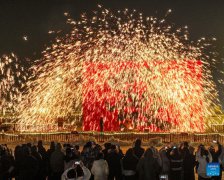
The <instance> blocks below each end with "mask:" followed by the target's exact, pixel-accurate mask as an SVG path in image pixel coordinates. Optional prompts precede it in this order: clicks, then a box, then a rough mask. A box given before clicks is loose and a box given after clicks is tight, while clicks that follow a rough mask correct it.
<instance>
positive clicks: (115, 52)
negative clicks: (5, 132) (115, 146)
mask: <svg viewBox="0 0 224 180" xmlns="http://www.w3.org/2000/svg"><path fill="white" fill-rule="evenodd" d="M99 8H100V11H98V13H96V12H94V15H93V16H92V17H91V18H90V17H86V15H82V18H81V20H80V21H77V22H75V21H73V20H71V19H68V23H70V24H71V25H72V26H73V30H72V32H71V33H70V34H69V35H67V36H66V38H65V39H57V40H56V43H55V44H53V45H52V47H51V48H48V49H47V50H46V51H44V53H43V54H44V58H43V59H42V61H40V62H37V63H36V65H35V66H33V67H32V68H33V71H34V72H35V73H34V74H35V75H34V77H33V78H32V80H31V79H30V80H29V81H28V83H27V86H28V89H29V90H28V92H27V93H26V94H24V97H23V101H22V102H21V104H20V106H19V112H20V116H19V118H20V120H19V121H18V123H19V124H20V129H21V130H23V126H24V125H29V126H30V128H31V129H29V130H33V131H35V130H37V125H40V124H42V125H47V124H52V123H56V122H57V119H58V118H66V117H69V116H70V115H71V114H72V113H73V112H75V111H79V112H81V113H82V116H83V130H96V131H99V130H100V118H101V117H102V118H103V119H104V128H105V129H104V130H106V131H118V130H120V129H136V130H146V129H147V130H149V131H187V132H190V131H191V132H192V131H197V132H201V131H204V130H205V128H206V127H207V126H209V125H210V124H209V123H211V122H209V123H207V122H206V118H207V117H208V116H209V115H210V114H211V111H210V109H211V108H210V107H211V106H212V105H213V104H214V102H215V100H216V98H217V92H216V90H215V85H214V83H213V81H212V76H211V72H210V70H209V61H208V60H209V59H208V58H209V57H208V58H207V59H206V58H205V57H206V56H204V55H203V49H204V45H203V43H202V42H200V41H198V42H196V43H192V42H190V41H189V40H188V35H187V33H186V29H185V28H183V30H182V29H177V30H176V29H174V28H173V27H172V26H170V25H169V24H167V23H166V21H165V20H160V19H157V18H155V17H147V18H144V17H143V15H142V14H141V13H140V14H138V13H137V12H136V11H135V10H134V11H129V10H127V9H125V10H124V11H123V12H121V11H119V12H117V13H115V14H113V13H112V12H110V11H109V10H107V9H103V8H101V7H99ZM170 12H171V10H170V11H169V12H168V13H170ZM168 13H167V14H168ZM65 15H66V16H67V17H68V18H69V15H68V14H67V13H66V14H65Z"/></svg>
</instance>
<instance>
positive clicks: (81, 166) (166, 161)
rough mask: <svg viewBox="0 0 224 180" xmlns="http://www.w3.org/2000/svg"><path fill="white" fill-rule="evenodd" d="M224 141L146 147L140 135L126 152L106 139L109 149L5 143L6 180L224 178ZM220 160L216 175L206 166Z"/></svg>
mask: <svg viewBox="0 0 224 180" xmlns="http://www.w3.org/2000/svg"><path fill="white" fill-rule="evenodd" d="M223 156H224V155H223V150H222V146H221V145H220V144H219V143H218V142H217V145H216V146H210V147H209V148H207V147H205V146H204V145H199V146H198V149H197V150H196V152H195V149H194V148H193V147H191V146H189V144H188V143H187V142H184V143H181V144H180V145H178V146H174V145H172V146H171V145H168V146H164V147H162V148H161V149H160V150H158V149H157V148H155V147H153V146H151V147H148V148H146V149H144V148H143V147H142V146H141V140H140V139H137V140H136V141H135V142H134V143H133V147H132V148H129V149H128V150H127V151H126V153H125V154H124V153H123V152H122V150H121V148H120V146H119V145H117V144H111V143H105V144H104V148H102V147H101V146H100V145H99V144H96V143H95V142H87V143H86V144H85V145H84V146H83V148H82V150H80V147H79V146H78V145H71V144H64V145H63V146H62V145H61V144H60V143H55V142H51V144H50V147H49V149H48V150H46V148H45V147H44V146H43V143H42V141H38V144H37V145H33V144H31V143H28V144H22V145H18V146H16V147H15V150H14V151H13V152H12V151H11V150H10V149H9V148H8V147H7V145H6V144H5V145H1V146H0V180H12V179H15V180H46V179H48V180H89V179H93V180H160V179H161V180H162V179H164V180H168V179H169V180H195V179H196V178H195V172H196V173H197V174H198V180H221V178H222V161H223ZM210 162H217V163H219V165H220V175H219V176H214V177H210V176H207V174H206V165H207V163H210Z"/></svg>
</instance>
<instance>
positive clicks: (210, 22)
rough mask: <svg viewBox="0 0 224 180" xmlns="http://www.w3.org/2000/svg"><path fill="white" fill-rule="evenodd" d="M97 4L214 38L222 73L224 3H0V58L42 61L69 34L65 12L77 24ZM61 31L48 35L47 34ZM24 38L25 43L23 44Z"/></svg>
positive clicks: (109, 0) (126, 0)
mask: <svg viewBox="0 0 224 180" xmlns="http://www.w3.org/2000/svg"><path fill="white" fill-rule="evenodd" d="M97 4H101V5H103V6H104V7H105V8H109V9H111V10H112V11H117V10H122V9H125V8H128V9H136V10H138V11H139V12H142V13H143V14H144V15H145V16H152V15H153V16H156V17H159V18H163V17H164V15H165V14H166V12H167V11H168V9H172V13H171V14H170V15H169V16H168V18H167V20H168V21H169V22H170V23H172V24H173V25H174V26H176V27H183V26H185V25H187V26H188V29H189V33H190V39H191V40H197V39H199V38H200V37H216V38H217V41H216V42H214V46H215V49H216V51H217V52H218V53H219V56H218V58H217V60H218V63H217V69H219V70H224V66H223V64H222V61H224V59H223V57H224V1H223V0H98V1H96V0H0V56H1V55H3V54H7V53H10V52H14V53H15V54H16V55H17V56H18V57H19V59H20V60H21V63H23V64H24V63H26V62H27V60H26V59H30V60H31V62H32V61H33V60H35V59H38V58H40V57H41V52H42V51H43V50H44V49H45V48H46V46H50V44H51V43H52V42H53V41H54V39H55V38H56V36H58V37H60V36H63V35H64V34H66V33H68V32H69V30H70V28H71V27H70V26H69V25H68V24H66V17H65V16H64V12H68V13H69V14H70V15H71V17H72V18H74V19H75V20H78V19H79V17H80V15H81V14H82V13H85V12H86V13H89V12H92V11H94V10H96V9H97ZM50 30H53V31H59V30H60V31H61V32H60V33H58V34H48V31H50ZM24 36H27V38H28V40H27V41H25V40H24V38H23V37H24ZM217 69H215V68H214V69H212V72H213V75H214V80H215V81H216V82H217V79H221V78H222V79H224V77H222V76H221V75H220V74H219V73H218V70H217ZM223 88H224V87H223V86H221V85H218V90H219V94H220V100H221V102H222V104H224V103H223V102H224V93H223Z"/></svg>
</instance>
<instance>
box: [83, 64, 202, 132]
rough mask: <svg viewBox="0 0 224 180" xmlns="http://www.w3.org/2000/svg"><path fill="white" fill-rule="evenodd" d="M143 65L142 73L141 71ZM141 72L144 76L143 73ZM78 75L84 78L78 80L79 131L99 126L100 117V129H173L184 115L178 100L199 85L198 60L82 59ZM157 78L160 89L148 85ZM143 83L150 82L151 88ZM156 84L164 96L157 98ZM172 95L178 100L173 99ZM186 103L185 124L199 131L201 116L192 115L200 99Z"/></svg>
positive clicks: (194, 93) (198, 111) (199, 109)
mask: <svg viewBox="0 0 224 180" xmlns="http://www.w3.org/2000/svg"><path fill="white" fill-rule="evenodd" d="M143 71H144V72H145V71H147V73H141V72H143ZM155 72H156V73H155ZM142 74H143V76H142ZM145 75H149V76H150V79H148V78H144V76H145ZM127 77H128V78H127ZM83 78H85V80H86V81H84V82H85V83H84V84H83V130H85V131H89V130H94V131H100V126H102V125H100V124H101V123H102V122H100V121H101V120H100V119H101V118H103V130H104V131H119V130H121V129H129V130H131V129H135V130H149V131H156V132H159V131H168V130H170V129H171V127H172V129H173V127H174V126H175V127H176V129H178V128H179V126H181V124H182V122H183V121H184V118H187V117H185V116H186V115H185V114H184V113H183V112H184V111H183V109H181V108H182V107H181V102H183V103H184V102H188V101H191V99H192V98H193V97H195V96H197V95H199V94H200V93H201V92H202V91H203V89H202V63H201V61H200V60H198V61H196V60H188V61H180V62H178V61H174V60H173V61H151V63H149V61H142V62H137V61H116V62H102V63H98V64H96V63H94V62H85V64H84V73H83ZM146 79H147V80H146ZM167 79H169V80H170V79H172V80H171V81H167ZM124 81H125V82H124ZM98 82H100V83H98ZM157 82H160V84H159V86H160V89H157V88H156V86H155V85H153V84H156V83H157ZM161 82H162V83H161ZM195 82H196V84H195ZM174 83H176V85H174ZM149 84H150V87H152V86H153V87H154V89H151V92H150V89H149ZM195 87H198V88H195ZM161 89H164V92H165V93H166V96H167V97H168V96H169V97H170V100H169V98H168V99H167V98H166V99H164V98H163V96H162V95H161V93H164V92H157V91H160V90H161ZM146 93H147V95H145V94H146ZM150 93H151V94H150ZM149 94H150V95H149ZM176 98H178V99H179V100H178V101H175V99H176ZM176 102H180V103H179V104H176ZM187 108H188V113H190V117H191V121H190V127H191V128H192V129H198V130H199V131H203V130H204V127H203V124H204V123H203V117H202V116H198V115H199V114H200V115H201V114H202V99H199V100H198V101H193V102H192V103H190V104H188V107H187ZM188 116H189V114H188Z"/></svg>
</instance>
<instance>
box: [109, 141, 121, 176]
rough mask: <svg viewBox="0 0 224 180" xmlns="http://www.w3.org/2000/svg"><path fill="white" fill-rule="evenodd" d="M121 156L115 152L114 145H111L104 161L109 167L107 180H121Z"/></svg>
mask: <svg viewBox="0 0 224 180" xmlns="http://www.w3.org/2000/svg"><path fill="white" fill-rule="evenodd" d="M121 158H122V157H121V156H120V154H119V152H117V150H116V146H115V145H111V149H110V151H109V152H108V154H107V158H106V161H107V163H108V166H109V176H108V180H114V178H115V180H121V179H122V173H121V163H120V162H121Z"/></svg>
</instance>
